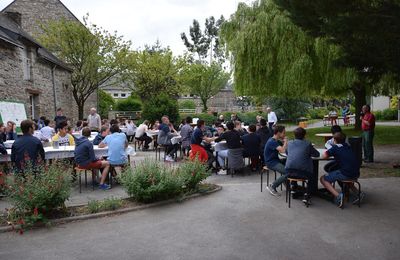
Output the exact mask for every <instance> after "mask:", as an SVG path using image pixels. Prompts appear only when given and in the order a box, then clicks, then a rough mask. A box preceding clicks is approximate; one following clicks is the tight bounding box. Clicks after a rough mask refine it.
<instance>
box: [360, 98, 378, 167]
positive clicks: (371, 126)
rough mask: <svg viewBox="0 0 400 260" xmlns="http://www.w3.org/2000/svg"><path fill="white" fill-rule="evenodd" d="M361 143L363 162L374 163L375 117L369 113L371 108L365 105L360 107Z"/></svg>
mask: <svg viewBox="0 0 400 260" xmlns="http://www.w3.org/2000/svg"><path fill="white" fill-rule="evenodd" d="M361 129H362V142H363V150H364V162H367V163H368V162H374V145H373V139H374V131H375V116H374V114H372V113H371V107H370V106H369V105H365V106H363V107H362V115H361Z"/></svg>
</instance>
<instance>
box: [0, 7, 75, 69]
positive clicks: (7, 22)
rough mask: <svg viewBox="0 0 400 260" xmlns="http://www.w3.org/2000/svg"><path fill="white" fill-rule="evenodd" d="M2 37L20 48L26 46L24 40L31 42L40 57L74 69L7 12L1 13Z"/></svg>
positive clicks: (0, 36)
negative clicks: (20, 25)
mask: <svg viewBox="0 0 400 260" xmlns="http://www.w3.org/2000/svg"><path fill="white" fill-rule="evenodd" d="M0 39H1V40H4V41H6V42H8V43H10V44H13V45H14V46H17V47H20V48H24V42H29V43H30V44H32V45H34V46H35V47H36V49H37V55H38V56H39V57H41V58H42V59H45V60H47V61H48V62H50V63H53V64H54V65H57V66H60V67H62V68H63V69H65V70H68V71H72V69H71V68H70V67H69V66H68V65H67V64H65V63H64V62H63V61H61V60H60V59H58V58H57V57H56V56H54V55H53V54H52V53H51V52H49V51H48V50H47V49H46V48H44V47H43V46H41V45H40V44H39V43H38V42H37V41H36V40H35V39H33V38H32V36H30V35H29V34H28V33H27V32H25V31H24V30H22V29H21V28H20V27H19V26H18V25H17V24H16V23H15V22H14V21H13V20H12V19H10V18H9V17H7V15H6V14H2V13H0Z"/></svg>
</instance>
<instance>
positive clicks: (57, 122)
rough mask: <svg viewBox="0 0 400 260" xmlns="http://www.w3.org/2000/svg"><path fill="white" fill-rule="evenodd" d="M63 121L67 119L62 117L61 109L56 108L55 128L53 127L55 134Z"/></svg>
mask: <svg viewBox="0 0 400 260" xmlns="http://www.w3.org/2000/svg"><path fill="white" fill-rule="evenodd" d="M65 121H67V118H66V117H65V116H64V115H63V110H62V108H61V107H60V108H57V115H56V117H55V118H54V122H55V123H56V127H55V130H56V132H58V128H59V124H60V123H61V122H65Z"/></svg>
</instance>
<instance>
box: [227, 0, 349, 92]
mask: <svg viewBox="0 0 400 260" xmlns="http://www.w3.org/2000/svg"><path fill="white" fill-rule="evenodd" d="M221 36H222V39H223V40H224V42H225V44H226V47H227V50H228V51H229V52H230V54H231V63H232V66H233V72H234V80H235V90H236V91H237V92H238V93H239V94H241V95H247V96H255V97H258V98H264V97H271V96H279V97H304V96H320V95H325V96H338V95H342V94H346V93H347V91H348V89H349V87H350V86H351V85H352V83H353V82H354V81H355V80H356V74H355V72H354V71H353V70H352V69H347V68H336V67H335V66H334V64H333V63H334V61H335V60H336V58H337V57H338V56H339V55H341V49H340V48H339V47H337V46H336V45H333V44H329V43H328V42H327V41H326V40H325V39H324V38H313V37H310V36H308V35H307V34H306V33H304V32H303V31H302V30H301V29H300V28H299V27H298V26H296V25H295V24H293V23H292V22H291V20H290V19H289V18H288V14H287V13H286V12H285V11H282V10H280V9H279V8H278V7H277V6H276V5H275V4H274V3H273V1H272V0H260V1H255V2H254V3H253V4H252V5H251V6H249V5H246V4H244V3H240V4H239V5H238V9H237V11H236V12H235V13H234V14H233V15H232V16H231V17H230V19H229V20H228V21H227V22H226V23H224V24H223V26H222V31H221Z"/></svg>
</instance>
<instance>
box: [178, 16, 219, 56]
mask: <svg viewBox="0 0 400 260" xmlns="http://www.w3.org/2000/svg"><path fill="white" fill-rule="evenodd" d="M224 22H225V18H224V17H223V16H221V17H220V18H219V19H218V20H215V18H214V16H210V17H209V18H207V19H206V22H205V29H204V32H203V31H202V30H201V27H200V24H199V22H198V21H197V20H193V25H191V26H190V27H189V35H190V40H189V39H188V37H187V36H186V33H184V32H183V33H181V38H182V40H183V43H184V44H185V46H186V48H187V49H188V51H189V52H190V53H192V54H193V55H196V56H197V60H198V61H202V62H204V61H205V60H206V59H207V58H208V57H209V58H210V63H212V62H213V59H214V60H216V61H218V62H220V63H222V62H224V61H225V57H224V51H223V50H222V48H221V47H222V45H221V44H220V39H219V31H220V27H221V25H222V24H223V23H224Z"/></svg>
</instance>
